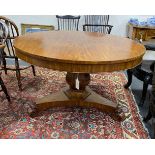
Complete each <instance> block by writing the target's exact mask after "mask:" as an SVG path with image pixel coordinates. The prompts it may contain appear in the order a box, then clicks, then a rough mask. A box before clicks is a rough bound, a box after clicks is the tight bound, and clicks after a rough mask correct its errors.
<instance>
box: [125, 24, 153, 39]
mask: <svg viewBox="0 0 155 155" xmlns="http://www.w3.org/2000/svg"><path fill="white" fill-rule="evenodd" d="M128 37H129V38H130V39H133V40H135V39H138V40H140V39H142V40H143V41H147V40H150V39H152V38H155V26H151V27H150V26H137V25H133V24H130V23H129V24H128Z"/></svg>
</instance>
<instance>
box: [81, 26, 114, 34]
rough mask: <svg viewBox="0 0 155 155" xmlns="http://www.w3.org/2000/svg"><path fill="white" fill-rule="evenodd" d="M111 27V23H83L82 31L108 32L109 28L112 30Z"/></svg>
mask: <svg viewBox="0 0 155 155" xmlns="http://www.w3.org/2000/svg"><path fill="white" fill-rule="evenodd" d="M112 27H113V26H112V25H92V24H85V25H83V31H88V32H99V33H105V34H110V33H111V30H112Z"/></svg>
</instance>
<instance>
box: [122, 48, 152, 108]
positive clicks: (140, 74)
mask: <svg viewBox="0 0 155 155" xmlns="http://www.w3.org/2000/svg"><path fill="white" fill-rule="evenodd" d="M145 47H146V49H149V50H154V48H151V47H153V46H149V45H145ZM133 75H134V76H135V77H136V78H137V79H139V80H141V81H143V90H142V96H141V100H140V103H138V104H139V106H143V104H144V102H145V99H146V95H147V89H148V86H149V84H152V76H153V74H152V71H151V70H146V69H144V68H143V66H142V64H140V65H139V66H137V67H135V68H133V69H128V70H127V77H128V82H127V84H125V86H124V87H125V88H126V89H128V88H129V87H130V85H131V83H132V76H133Z"/></svg>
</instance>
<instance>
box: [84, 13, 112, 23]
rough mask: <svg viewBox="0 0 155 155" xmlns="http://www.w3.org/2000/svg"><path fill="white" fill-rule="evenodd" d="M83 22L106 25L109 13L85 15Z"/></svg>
mask: <svg viewBox="0 0 155 155" xmlns="http://www.w3.org/2000/svg"><path fill="white" fill-rule="evenodd" d="M84 17H85V24H92V25H95V24H101V25H108V23H109V15H85V16H84Z"/></svg>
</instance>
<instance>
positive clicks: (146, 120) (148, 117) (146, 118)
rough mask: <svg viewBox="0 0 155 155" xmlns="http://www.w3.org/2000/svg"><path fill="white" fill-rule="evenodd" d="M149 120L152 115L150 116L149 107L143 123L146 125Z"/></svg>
mask: <svg viewBox="0 0 155 155" xmlns="http://www.w3.org/2000/svg"><path fill="white" fill-rule="evenodd" d="M151 118H152V114H151V110H150V107H149V111H148V113H147V115H146V117H144V119H143V121H144V122H145V123H147V122H148V121H149V120H150V119H151Z"/></svg>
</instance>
